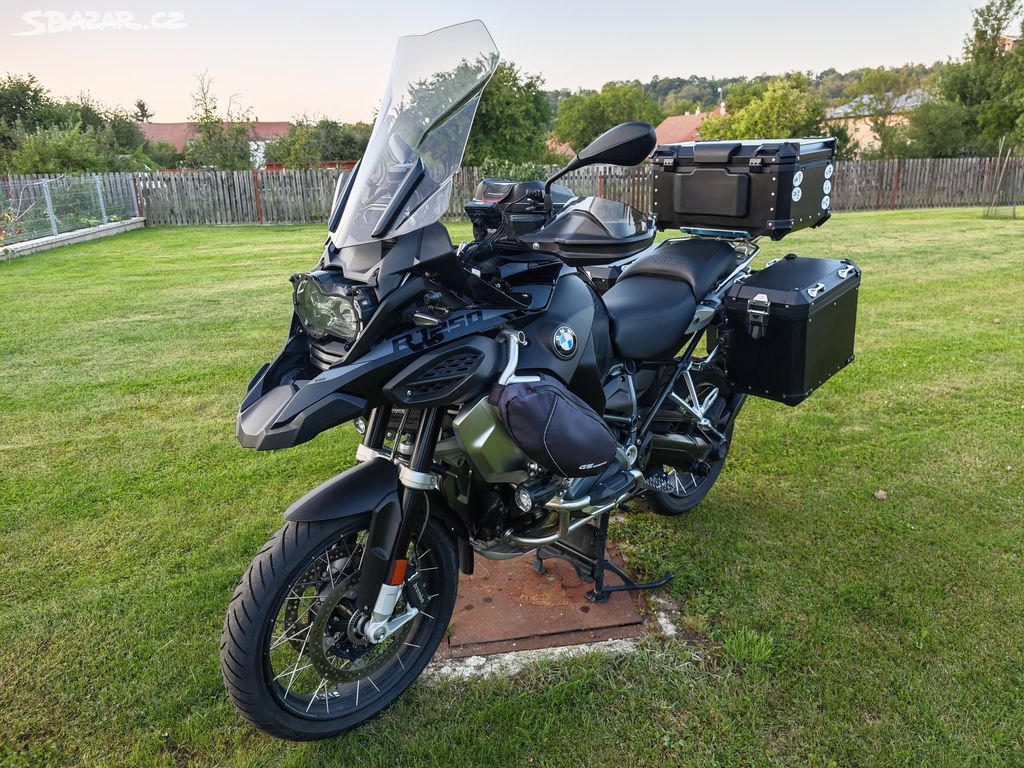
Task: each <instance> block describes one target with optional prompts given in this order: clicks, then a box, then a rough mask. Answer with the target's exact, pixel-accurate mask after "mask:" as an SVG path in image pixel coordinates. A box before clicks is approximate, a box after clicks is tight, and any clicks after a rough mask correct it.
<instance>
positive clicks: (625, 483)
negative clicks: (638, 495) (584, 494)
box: [590, 471, 636, 507]
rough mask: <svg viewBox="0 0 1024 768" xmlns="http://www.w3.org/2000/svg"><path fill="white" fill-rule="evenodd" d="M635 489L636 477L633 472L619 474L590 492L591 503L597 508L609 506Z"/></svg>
mask: <svg viewBox="0 0 1024 768" xmlns="http://www.w3.org/2000/svg"><path fill="white" fill-rule="evenodd" d="M635 487H636V475H635V474H634V473H633V472H629V471H625V472H619V473H618V474H616V475H612V476H611V477H610V478H608V479H607V480H603V481H602V482H600V483H598V484H597V485H595V486H594V488H593V489H592V490H591V491H590V503H591V504H592V505H593V506H595V507H600V506H602V505H604V504H609V503H611V502H613V501H615V500H616V499H618V498H619V497H620V496H622V495H623V494H624V493H629V491H631V490H632V489H633V488H635Z"/></svg>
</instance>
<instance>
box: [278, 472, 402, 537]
mask: <svg viewBox="0 0 1024 768" xmlns="http://www.w3.org/2000/svg"><path fill="white" fill-rule="evenodd" d="M398 488H399V484H398V467H396V466H395V465H394V464H393V463H391V462H390V461H388V460H387V459H382V458H380V457H377V458H374V459H371V460H370V461H367V462H364V463H362V464H356V465H355V466H354V467H351V468H350V469H346V470H345V471H344V472H342V473H341V474H340V475H336V476H335V477H332V478H331V479H330V480H328V481H327V482H326V483H324V484H323V485H320V486H318V487H316V488H314V489H313V490H312V491H310V492H309V493H307V494H306V495H305V496H303V497H302V498H301V499H299V500H298V501H296V502H295V503H294V504H292V505H291V506H290V507H288V510H287V511H286V512H285V514H284V519H285V520H289V521H291V522H307V523H314V522H320V521H323V520H336V519H339V518H342V517H351V516H353V515H361V514H363V513H364V512H380V511H381V510H383V509H385V508H387V507H388V506H390V505H392V504H393V505H395V506H396V507H399V506H400V505H401V500H400V498H399V495H398Z"/></svg>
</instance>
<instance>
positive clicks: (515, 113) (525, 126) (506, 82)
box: [463, 63, 551, 165]
mask: <svg viewBox="0 0 1024 768" xmlns="http://www.w3.org/2000/svg"><path fill="white" fill-rule="evenodd" d="M543 84H544V80H543V78H541V77H540V75H528V74H525V73H524V72H521V71H520V70H519V68H518V67H516V65H515V64H511V63H502V64H499V65H498V68H497V69H496V70H495V72H494V75H493V76H492V77H491V80H490V82H489V83H488V84H487V88H486V89H484V93H483V97H482V98H481V99H480V106H479V107H478V108H477V112H476V120H475V121H474V123H473V130H472V133H470V135H469V143H468V144H467V146H466V155H465V159H464V160H463V162H464V163H465V164H466V165H480V164H481V163H483V161H484V160H486V159H487V158H496V159H500V160H505V161H507V162H510V163H526V162H535V161H539V160H542V159H544V156H545V155H546V152H547V143H546V140H547V134H548V128H549V126H550V123H551V105H550V103H549V102H548V99H547V96H545V94H544V91H543V90H542V89H541V86H542V85H543Z"/></svg>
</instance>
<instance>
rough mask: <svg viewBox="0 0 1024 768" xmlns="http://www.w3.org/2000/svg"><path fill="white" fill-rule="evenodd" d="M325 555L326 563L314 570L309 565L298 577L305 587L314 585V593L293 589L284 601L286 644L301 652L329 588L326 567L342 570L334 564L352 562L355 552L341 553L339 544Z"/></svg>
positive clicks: (329, 575) (329, 576) (329, 577)
mask: <svg viewBox="0 0 1024 768" xmlns="http://www.w3.org/2000/svg"><path fill="white" fill-rule="evenodd" d="M356 554H358V553H356ZM325 555H326V557H325V560H326V563H327V564H326V565H324V566H323V567H320V568H317V569H316V570H314V568H312V567H311V568H309V569H308V570H307V571H306V572H305V573H304V574H302V576H301V577H300V578H299V582H300V583H303V582H304V583H307V587H306V588H307V589H308V588H309V587H315V589H316V594H315V595H306V594H297V593H296V592H295V591H294V589H293V590H292V591H291V596H289V597H288V598H287V599H286V600H285V601H284V625H285V626H286V627H289V628H290V629H289V633H290V635H291V639H290V640H289V641H288V644H289V645H291V647H292V648H294V649H295V650H296V651H298V652H299V653H302V652H303V646H304V639H305V638H306V637H308V636H309V635H308V633H309V627H310V624H312V623H313V620H314V619H315V617H316V615H317V613H318V612H319V608H320V604H321V602H322V600H323V597H324V595H325V594H326V593H327V592H328V591H329V590H330V587H331V574H330V573H329V572H328V568H330V569H332V570H340V571H344V567H342V568H335V564H336V563H338V562H339V561H341V560H342V559H344V560H346V563H348V562H352V559H353V558H354V557H355V556H356V555H355V554H351V555H343V554H342V553H341V551H340V546H337V545H336V546H334V547H332V548H331V549H329V550H328V551H327V552H326V553H325ZM318 562H319V559H318ZM303 592H305V590H303ZM304 599H305V600H308V601H309V604H308V605H307V606H306V607H305V609H304V612H305V615H304V616H303V615H302V613H303V607H302V601H303V600H304Z"/></svg>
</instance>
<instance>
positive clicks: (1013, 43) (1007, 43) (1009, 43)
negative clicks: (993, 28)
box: [997, 35, 1020, 53]
mask: <svg viewBox="0 0 1024 768" xmlns="http://www.w3.org/2000/svg"><path fill="white" fill-rule="evenodd" d="M997 45H998V46H999V49H1000V50H1001V51H1003V52H1004V53H1010V52H1011V51H1014V50H1016V49H1017V46H1018V45H1020V38H1019V37H1017V36H1016V35H1000V36H999V40H998V42H997Z"/></svg>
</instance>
